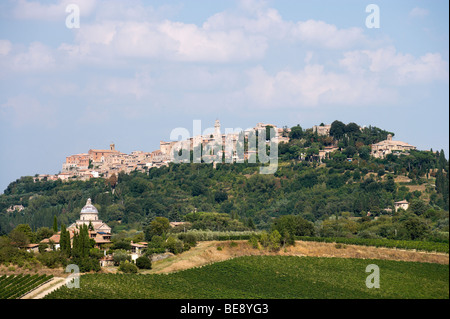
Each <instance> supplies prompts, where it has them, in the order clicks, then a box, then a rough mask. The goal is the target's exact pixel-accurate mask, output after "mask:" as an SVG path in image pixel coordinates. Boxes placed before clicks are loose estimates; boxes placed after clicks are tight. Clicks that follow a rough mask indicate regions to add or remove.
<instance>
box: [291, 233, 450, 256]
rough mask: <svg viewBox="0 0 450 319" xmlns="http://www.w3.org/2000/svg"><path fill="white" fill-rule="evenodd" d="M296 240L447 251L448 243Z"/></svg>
mask: <svg viewBox="0 0 450 319" xmlns="http://www.w3.org/2000/svg"><path fill="white" fill-rule="evenodd" d="M296 240H302V241H316V242H325V243H339V244H347V245H361V246H375V247H385V248H397V249H414V250H421V251H428V252H441V253H447V254H448V253H449V244H448V243H437V242H430V241H416V240H414V241H413V240H394V239H368V238H340V237H336V238H331V237H306V236H301V237H296Z"/></svg>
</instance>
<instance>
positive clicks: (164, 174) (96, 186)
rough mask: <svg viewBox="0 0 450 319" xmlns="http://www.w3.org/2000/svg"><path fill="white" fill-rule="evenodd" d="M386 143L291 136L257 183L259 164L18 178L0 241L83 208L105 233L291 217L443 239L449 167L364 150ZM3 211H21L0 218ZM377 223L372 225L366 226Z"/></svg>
mask: <svg viewBox="0 0 450 319" xmlns="http://www.w3.org/2000/svg"><path fill="white" fill-rule="evenodd" d="M389 133H390V132H387V131H384V130H381V129H378V128H375V127H368V128H362V129H360V128H359V126H358V125H357V124H355V123H349V124H347V125H346V124H344V123H341V122H339V121H335V122H334V123H333V125H332V127H331V131H330V136H319V135H317V134H316V133H313V132H312V130H303V129H302V128H301V127H300V126H296V127H293V128H292V129H291V133H290V137H291V141H290V142H289V143H287V144H280V145H279V163H278V170H277V171H276V173H275V174H273V175H260V174H259V167H260V164H249V163H243V164H218V165H217V167H216V168H213V165H212V164H173V163H172V164H170V165H169V167H162V168H151V169H150V170H149V171H148V172H146V173H140V172H133V173H131V174H129V175H126V174H123V173H120V174H119V175H118V176H117V177H115V176H113V177H112V178H110V179H102V178H95V179H91V180H90V181H86V182H83V181H68V182H62V181H36V182H35V181H34V178H33V177H22V178H20V179H18V180H17V181H15V182H12V183H11V184H10V185H9V186H8V188H7V189H6V190H5V193H4V194H3V195H0V234H8V233H9V232H10V231H11V230H12V229H14V227H16V226H17V225H19V224H29V225H30V226H31V228H32V229H33V230H36V229H38V228H40V227H51V226H52V224H53V218H54V216H56V217H57V220H58V224H60V225H61V224H65V225H69V224H71V223H72V222H74V221H75V220H76V219H77V218H78V217H79V213H80V210H81V208H82V207H83V205H84V204H85V203H86V199H87V198H92V201H93V203H94V204H95V205H96V206H97V208H98V211H99V217H100V218H101V219H102V220H103V221H105V222H107V223H108V225H110V226H111V227H112V228H113V231H114V232H118V231H120V230H122V229H131V228H133V229H143V228H144V227H145V225H148V223H149V222H150V221H151V220H153V219H154V218H155V217H157V216H158V217H167V218H168V219H169V220H170V221H194V222H197V225H204V226H198V227H200V228H201V227H203V228H211V227H213V226H211V222H210V221H209V220H205V218H203V219H202V220H199V219H198V218H197V219H195V214H196V213H201V212H207V213H219V214H215V215H214V214H209V215H207V216H209V217H208V218H213V219H216V221H215V222H216V224H217V222H220V223H221V225H222V226H221V229H220V230H244V229H269V228H270V227H271V226H272V222H273V218H274V217H279V216H283V215H299V216H301V217H303V218H304V219H306V220H308V221H310V222H313V223H315V225H316V228H317V230H320V231H321V232H323V233H321V234H320V235H323V236H365V237H394V235H395V236H400V235H401V234H402V232H401V231H399V229H400V228H401V227H400V228H399V227H398V226H399V225H400V224H398V223H401V225H403V223H406V222H409V223H411V225H410V226H409V227H418V228H420V229H423V231H424V233H426V234H427V236H428V235H430V234H435V235H436V234H442V233H445V232H447V236H448V209H449V202H448V168H449V167H448V161H447V159H446V158H445V154H444V152H443V151H437V152H433V151H411V152H410V153H408V154H401V155H388V156H387V157H386V158H385V159H375V158H373V157H371V152H370V150H371V149H370V145H371V144H372V143H376V142H379V141H381V140H384V139H386V136H387V134H389ZM391 134H393V133H391ZM328 146H335V147H337V148H338V149H337V150H336V151H334V152H332V153H329V154H327V156H326V158H325V159H324V160H323V161H320V160H319V157H318V154H319V151H320V150H322V149H324V148H325V147H328ZM404 199H406V200H408V201H409V203H410V209H409V210H408V211H407V212H404V211H399V212H397V213H396V212H395V210H394V202H396V201H401V200H404ZM12 205H23V206H24V207H25V209H24V210H22V211H15V212H7V209H8V208H9V207H11V206H12ZM368 212H370V214H369V215H370V216H367V215H368ZM193 214H194V217H193ZM220 214H222V215H220ZM199 216H200V215H199ZM377 216H378V217H379V216H381V218H379V219H377V220H375V219H374V218H375V217H377ZM224 217H227V218H224ZM193 218H194V219H195V220H193ZM358 218H359V219H358ZM189 219H190V220H189ZM217 220H219V221H217ZM231 220H233V222H230V221H231ZM363 222H367V223H368V224H364V223H363ZM216 224H215V225H216ZM361 225H364V227H362V226H361ZM408 225H409V224H408ZM402 227H403V226H402ZM405 234H406V235H404V236H406V237H408V236H409V235H408V234H407V233H405ZM433 236H434V235H433ZM409 239H414V238H409ZM422 239H423V238H422Z"/></svg>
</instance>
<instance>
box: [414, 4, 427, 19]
mask: <svg viewBox="0 0 450 319" xmlns="http://www.w3.org/2000/svg"><path fill="white" fill-rule="evenodd" d="M429 14H430V12H429V11H428V10H427V9H424V8H420V7H415V8H413V9H412V10H411V11H410V12H409V16H410V17H411V18H424V17H426V16H428V15H429Z"/></svg>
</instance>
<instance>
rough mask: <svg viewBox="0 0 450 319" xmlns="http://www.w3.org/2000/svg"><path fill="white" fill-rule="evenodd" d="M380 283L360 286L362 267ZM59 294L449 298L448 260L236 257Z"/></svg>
mask: <svg viewBox="0 0 450 319" xmlns="http://www.w3.org/2000/svg"><path fill="white" fill-rule="evenodd" d="M369 264H376V265H378V266H379V268H380V288H379V289H376V288H372V289H369V288H367V287H366V284H365V282H366V278H367V276H368V275H369V273H366V272H365V270H366V267H367V265H369ZM80 285H81V287H80V288H78V289H68V288H67V287H65V286H64V287H62V288H60V289H59V290H57V291H55V292H53V293H51V294H50V295H48V296H47V297H46V298H50V299H51V298H62V299H83V298H85V299H100V298H101V299H104V298H110V299H124V298H125V299H143V298H146V299H239V298H242V299H259V298H265V299H275V298H276V299H303V298H305V299H317V298H318V299H336V298H337V299H348V298H351V299H354V298H363V299H368V298H398V299H403V298H426V299H428V298H449V266H448V265H439V264H428V263H413V262H397V261H386V260H362V259H341V258H315V257H287V256H252V257H240V258H236V259H233V260H228V261H224V262H219V263H215V264H211V265H208V266H204V267H201V268H194V269H189V270H185V271H181V272H178V273H172V274H169V275H155V274H152V275H139V274H138V275H130V274H88V275H83V276H82V277H81V278H80Z"/></svg>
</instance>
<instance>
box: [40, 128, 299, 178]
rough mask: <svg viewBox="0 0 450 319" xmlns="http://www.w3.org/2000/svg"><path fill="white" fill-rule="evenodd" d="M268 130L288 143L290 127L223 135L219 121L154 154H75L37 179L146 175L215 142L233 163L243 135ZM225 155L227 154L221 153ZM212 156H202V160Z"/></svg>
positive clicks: (163, 145) (96, 151)
mask: <svg viewBox="0 0 450 319" xmlns="http://www.w3.org/2000/svg"><path fill="white" fill-rule="evenodd" d="M266 127H272V128H273V129H274V132H275V139H276V141H277V142H278V143H281V142H286V143H287V142H289V137H288V135H289V132H290V129H288V128H277V126H275V125H272V124H264V123H258V124H257V125H256V127H255V128H253V129H249V130H245V131H242V132H243V133H241V132H233V133H227V134H222V133H221V130H220V122H219V121H218V120H217V121H216V123H215V127H214V132H213V133H212V134H201V135H196V136H194V137H191V138H189V139H186V140H184V141H171V142H165V141H161V142H160V149H159V150H156V151H153V152H143V151H134V152H132V153H131V154H125V153H122V152H120V151H118V150H116V148H115V145H114V144H111V145H110V147H109V149H91V150H89V152H88V153H82V154H75V155H71V156H68V157H66V161H65V162H64V163H63V165H62V170H61V172H60V173H59V174H56V175H48V174H46V175H39V176H38V177H36V179H37V180H57V179H60V180H63V181H66V180H70V179H78V180H88V179H90V178H96V177H103V178H109V177H111V176H112V175H113V174H115V175H116V176H117V175H118V174H119V173H120V172H125V173H127V174H128V173H130V172H132V171H141V172H145V171H146V170H148V169H149V168H152V167H161V166H168V165H169V163H171V162H173V161H174V154H176V152H178V151H180V150H181V149H189V150H193V149H194V148H195V147H200V145H201V146H202V147H204V148H206V147H207V146H208V145H210V144H212V143H214V142H222V143H223V144H222V145H225V143H231V144H232V145H233V147H232V150H231V153H229V152H230V151H229V150H225V148H223V149H224V150H225V151H219V153H218V154H216V155H218V156H219V157H220V158H221V156H222V155H226V156H227V157H228V156H230V157H231V158H232V162H236V161H237V160H239V159H240V158H239V156H238V154H237V152H236V143H237V142H238V141H239V140H240V138H242V136H241V135H240V134H244V136H248V135H249V134H250V133H251V131H256V130H263V129H265V128H266ZM222 152H223V153H225V152H226V154H222ZM252 152H255V151H245V153H244V154H243V158H242V160H246V159H248V158H249V156H251V154H252ZM208 156H209V155H205V154H204V155H203V158H205V157H208Z"/></svg>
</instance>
